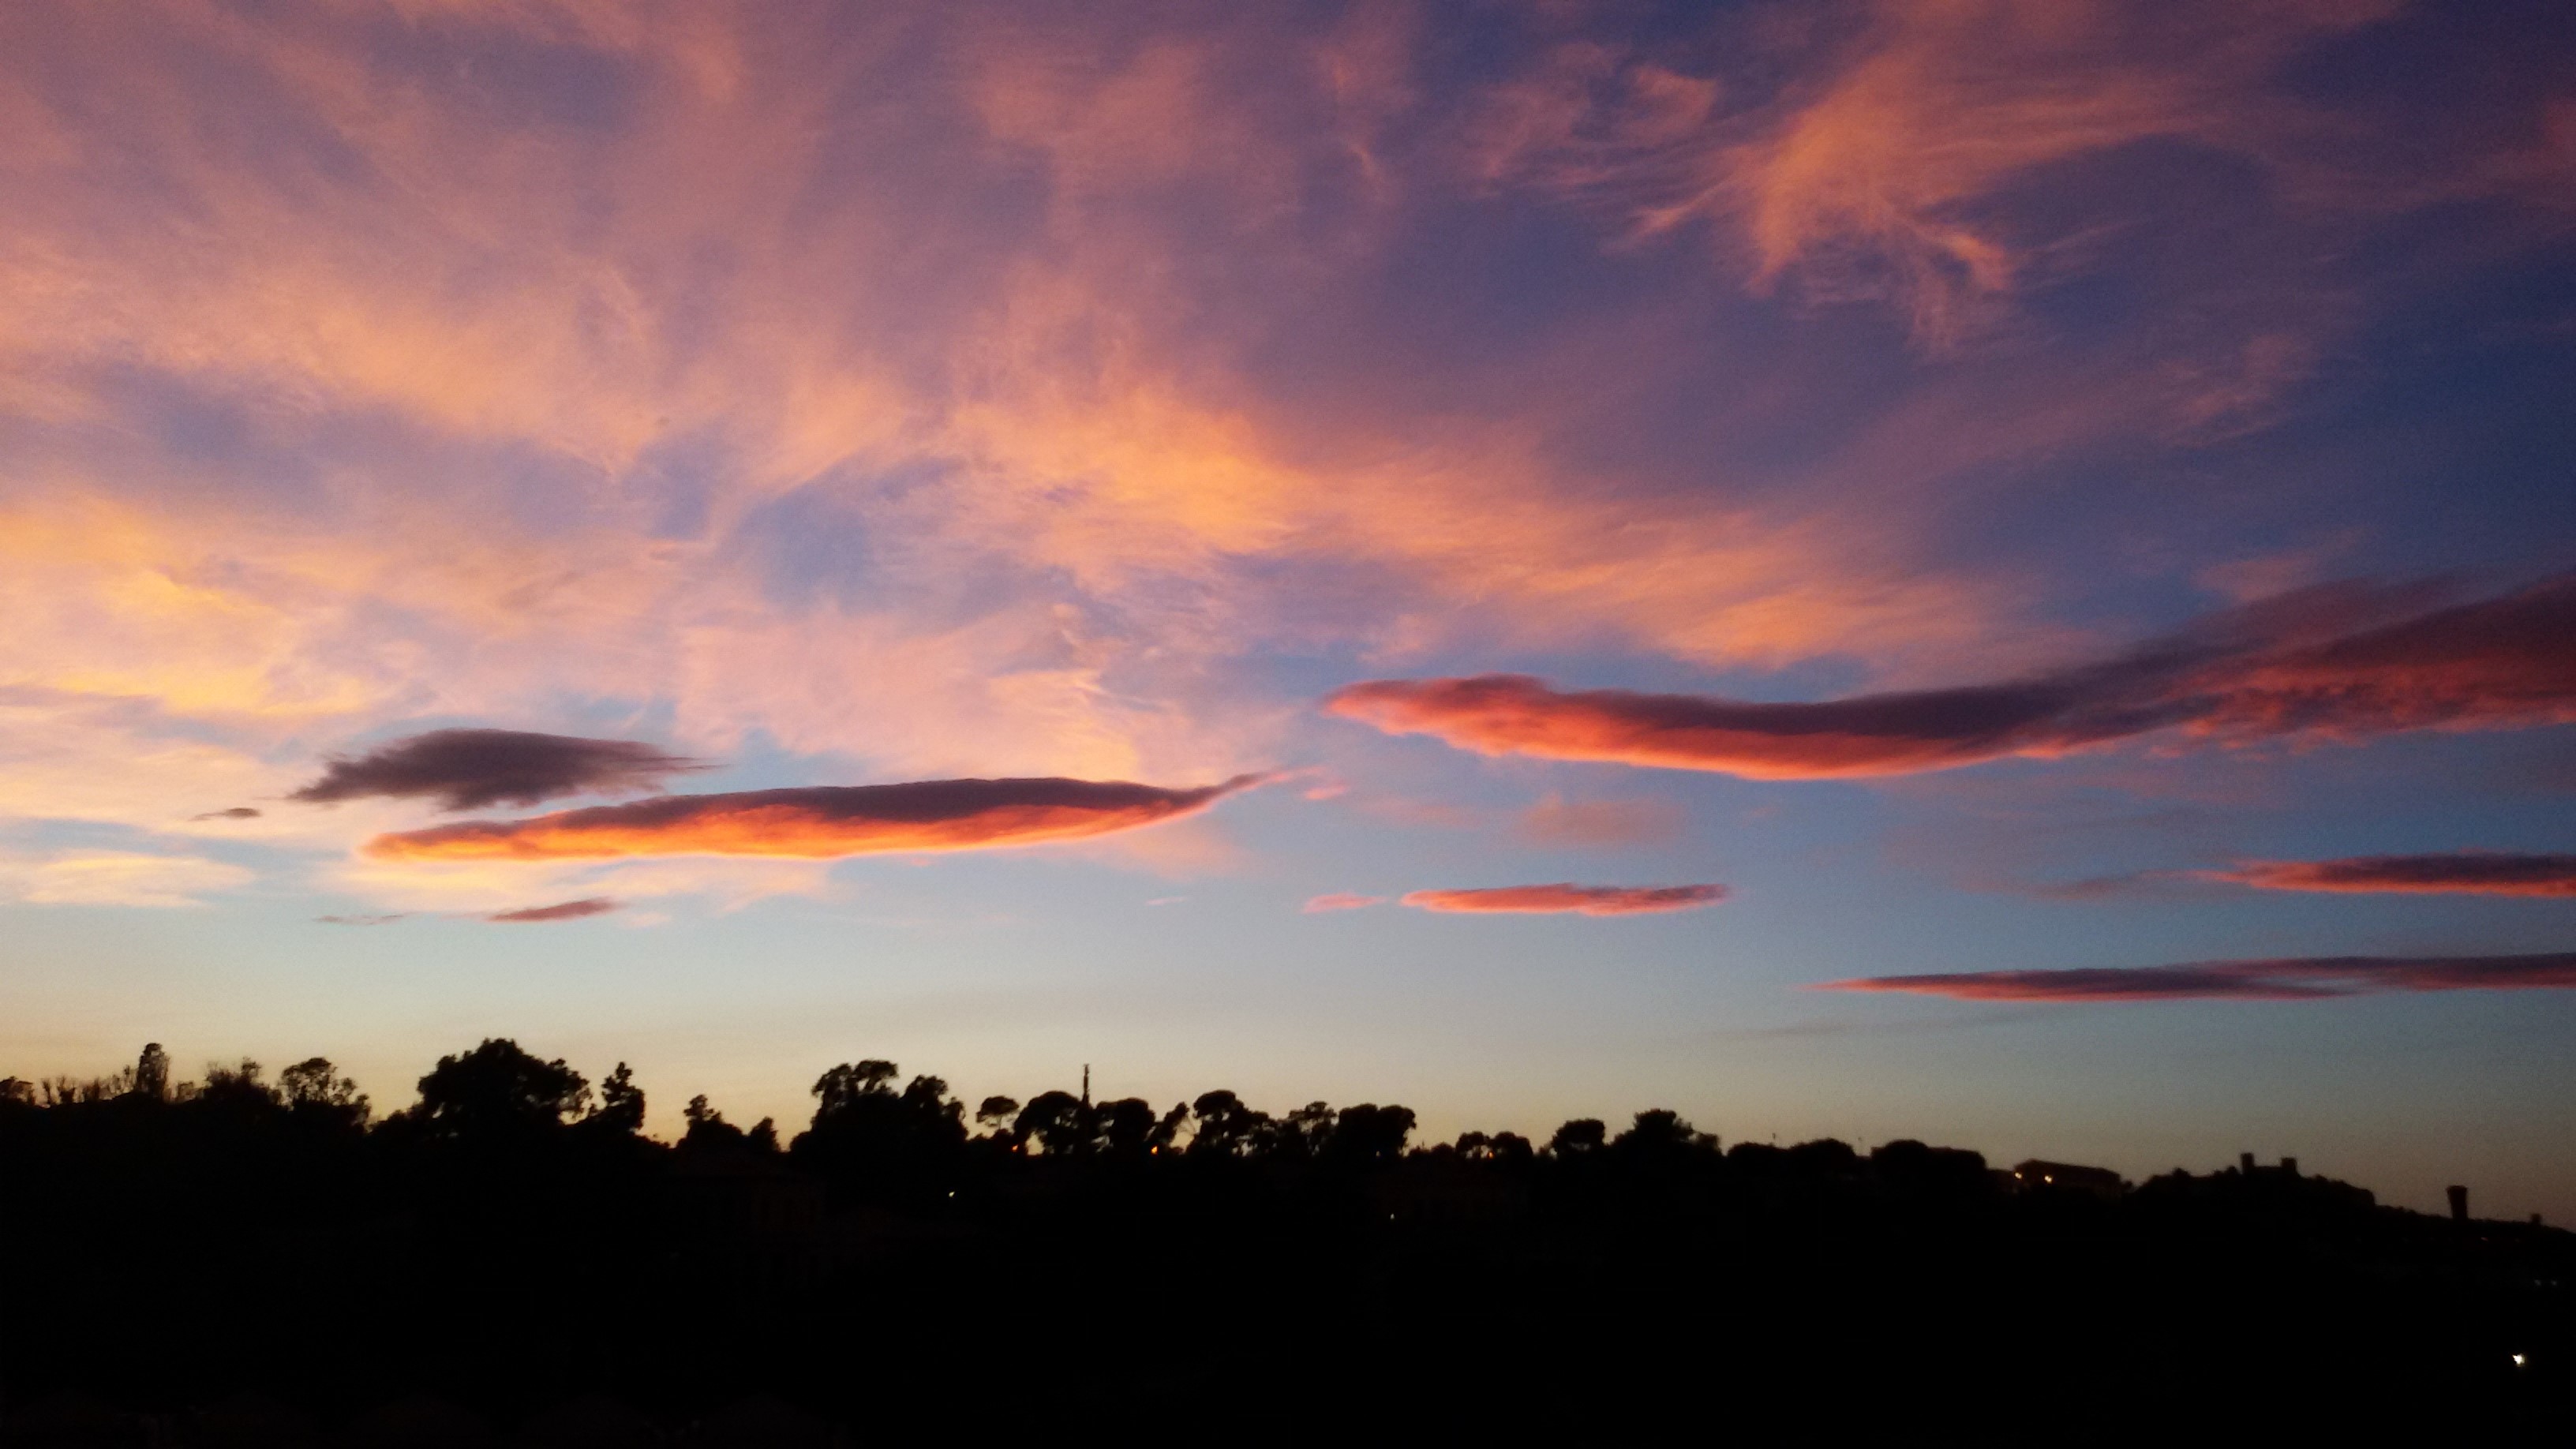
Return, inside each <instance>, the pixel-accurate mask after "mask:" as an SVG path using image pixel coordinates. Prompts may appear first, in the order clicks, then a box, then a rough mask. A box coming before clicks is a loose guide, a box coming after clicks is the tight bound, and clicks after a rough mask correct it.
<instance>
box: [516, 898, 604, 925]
mask: <svg viewBox="0 0 2576 1449" xmlns="http://www.w3.org/2000/svg"><path fill="white" fill-rule="evenodd" d="M621 909H623V907H622V906H621V905H620V904H619V903H618V902H616V901H613V900H610V899H609V898H608V897H606V896H591V897H588V898H586V899H583V900H578V901H560V902H557V903H556V904H554V905H551V906H529V907H527V908H526V909H524V910H517V911H495V912H494V913H492V914H491V915H488V916H485V917H484V918H483V919H485V920H487V921H491V922H493V923H495V924H497V925H505V926H509V925H531V924H539V923H542V922H546V921H578V920H580V919H582V918H583V917H585V916H604V915H607V914H608V913H609V912H610V911H614V910H621Z"/></svg>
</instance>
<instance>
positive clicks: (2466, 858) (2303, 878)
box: [2187, 850, 2576, 896]
mask: <svg viewBox="0 0 2576 1449" xmlns="http://www.w3.org/2000/svg"><path fill="white" fill-rule="evenodd" d="M2187 874H2188V875H2190V876H2191V877H2192V878H2193V879H2195V880H2207V881H2224V882H2227V883H2229V884H2233V885H2244V886H2252V887H2253V888H2255V889H2256V890H2266V891H2330V892H2340V893H2349V894H2356V895H2361V894H2378V893H2399V894H2423V895H2489V896H2576V855H2531V854H2518V853H2515V852H2512V851H2501V850H2463V851H2453V852H2449V853H2445V854H2433V855H2355V856H2346V857H2344V858H2342V859H2340V860H2249V861H2240V862H2238V863H2237V864H2235V865H2232V866H2228V867H2225V868H2223V869H2217V870H2196V871H2190V872H2187Z"/></svg>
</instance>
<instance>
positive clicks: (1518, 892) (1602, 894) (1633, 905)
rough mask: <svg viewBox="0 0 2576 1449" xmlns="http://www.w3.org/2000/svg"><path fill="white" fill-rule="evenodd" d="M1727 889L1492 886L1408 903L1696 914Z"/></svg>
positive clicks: (1522, 910)
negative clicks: (1695, 911)
mask: <svg viewBox="0 0 2576 1449" xmlns="http://www.w3.org/2000/svg"><path fill="white" fill-rule="evenodd" d="M1726 896H1727V890H1726V887H1724V886H1722V885H1681V886H1579V885H1573V884H1569V883H1564V882H1560V883H1558V884H1555V885H1525V886H1492V887H1488V888H1485V889H1482V890H1450V891H1412V892H1409V893H1408V894H1407V895H1406V896H1405V897H1404V904H1406V905H1408V906H1412V907H1415V908H1416V909H1419V910H1425V911H1464V912H1489V911H1490V912H1501V913H1508V914H1514V915H1555V914H1563V913H1572V914H1575V915H1583V916H1636V915H1647V914H1651V913H1654V912H1658V911H1694V910H1697V909H1699V908H1700V907H1702V906H1713V905H1716V904H1717V903H1718V902H1719V901H1722V900H1724V899H1726Z"/></svg>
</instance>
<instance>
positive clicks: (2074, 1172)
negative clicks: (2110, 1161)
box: [2012, 1158, 2129, 1202]
mask: <svg viewBox="0 0 2576 1449" xmlns="http://www.w3.org/2000/svg"><path fill="white" fill-rule="evenodd" d="M2012 1181H2013V1187H2014V1188H2015V1190H2017V1191H2020V1192H2066V1193H2080V1194H2082V1195H2084V1196H2086V1197H2098V1198H2100V1199H2102V1200H2103V1201H2105V1202H2114V1201H2117V1200H2118V1199H2119V1197H2120V1195H2121V1194H2123V1193H2125V1192H2127V1191H2128V1190H2129V1184H2128V1182H2127V1180H2125V1179H2124V1178H2122V1177H2121V1176H2120V1174H2118V1173H2116V1172H2113V1171H2112V1170H2111V1169H2109V1168H2107V1167H2081V1166H2078V1165H2076V1164H2074V1163H2071V1162H2042V1161H2040V1160H2038V1159H2037V1158H2033V1159H2031V1160H2030V1161H2028V1162H2025V1163H2022V1164H2020V1165H2018V1166H2016V1167H2015V1168H2013V1170H2012Z"/></svg>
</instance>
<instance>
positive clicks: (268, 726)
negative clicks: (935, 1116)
mask: <svg viewBox="0 0 2576 1449" xmlns="http://www.w3.org/2000/svg"><path fill="white" fill-rule="evenodd" d="M494 1035H508V1036H514V1037H516V1038H517V1039H518V1040H519V1041H521V1042H522V1043H523V1044H524V1045H526V1046H528V1047H530V1048H531V1049H533V1050H536V1051H538V1052H539V1053H541V1054H542V1055H546V1056H557V1055H561V1056H564V1057H567V1058H569V1059H570V1060H571V1061H572V1062H573V1064H574V1065H575V1066H577V1067H580V1068H582V1069H584V1070H585V1071H588V1072H590V1073H591V1074H592V1075H593V1076H594V1077H596V1076H597V1075H599V1074H601V1073H603V1072H605V1071H606V1070H607V1069H608V1068H609V1067H610V1066H612V1065H613V1064H614V1063H615V1062H617V1061H619V1060H625V1061H628V1062H630V1063H632V1064H633V1066H634V1068H635V1072H636V1076H637V1078H638V1080H639V1081H640V1082H641V1083H642V1084H643V1086H644V1087H645V1089H646V1090H647V1091H648V1092H649V1093H651V1094H652V1104H653V1122H654V1126H655V1128H656V1130H658V1131H661V1132H663V1133H665V1134H666V1135H667V1134H668V1133H669V1131H670V1130H671V1126H672V1124H673V1123H674V1122H676V1120H677V1115H678V1108H679V1105H680V1104H681V1103H682V1102H684V1101H685V1100H687V1098H688V1097H689V1096H691V1095H692V1094H695V1093H699V1092H704V1093H706V1094H708V1095H709V1096H710V1097H711V1098H712V1099H713V1100H714V1102H715V1104H716V1105H717V1106H718V1107H719V1108H721V1109H723V1110H724V1111H725V1112H726V1113H727V1114H728V1115H729V1116H731V1117H733V1118H734V1119H735V1120H737V1121H749V1120H751V1119H753V1118H757V1117H759V1116H761V1115H764V1114H774V1115H776V1116H777V1117H778V1118H779V1119H780V1121H781V1122H782V1123H787V1124H791V1125H793V1124H801V1123H802V1121H803V1120H804V1118H805V1117H806V1115H807V1114H808V1112H809V1111H810V1108H811V1099H810V1098H809V1097H808V1096H807V1088H808V1087H809V1085H810V1084H811V1083H812V1081H813V1080H814V1078H815V1077H816V1075H817V1074H819V1073H820V1072H821V1071H822V1070H823V1069H824V1068H825V1067H828V1066H830V1065H832V1064H833V1063H835V1062H840V1061H845V1060H851V1059H855V1058H860V1057H884V1058H890V1059H892V1060H895V1061H897V1062H898V1063H900V1064H901V1065H902V1067H903V1068H904V1069H905V1070H906V1071H907V1072H911V1071H935V1072H938V1073H940V1074H942V1075H943V1076H945V1077H946V1078H947V1079H948V1081H949V1082H950V1084H951V1086H952V1087H953V1088H954V1089H955V1090H956V1091H958V1092H959V1093H960V1094H962V1095H965V1096H966V1097H967V1098H968V1099H969V1100H970V1101H972V1100H974V1099H976V1098H978V1097H981V1096H982V1095H984V1094H987V1093H997V1092H1000V1093H1009V1094H1012V1095H1014V1096H1018V1097H1022V1098H1026V1097H1029V1096H1031V1095H1033V1094H1035V1093H1036V1092H1038V1091H1041V1090H1044V1089H1046V1088H1048V1087H1054V1086H1070V1085H1072V1084H1074V1083H1075V1082H1076V1080H1077V1078H1078V1077H1079V1074H1080V1072H1081V1070H1082V1068H1083V1065H1084V1064H1085V1063H1089V1064H1090V1065H1091V1069H1092V1073H1093V1077H1092V1080H1093V1086H1094V1090H1095V1092H1106V1093H1108V1094H1110V1095H1118V1096H1124V1095H1137V1096H1142V1097H1145V1098H1148V1099H1150V1100H1152V1101H1153V1102H1154V1103H1155V1104H1156V1105H1157V1106H1158V1107H1159V1106H1162V1105H1167V1104H1168V1103H1170V1102H1171V1101H1173V1100H1177V1099H1181V1098H1184V1097H1189V1096H1195V1095H1196V1094H1197V1093H1199V1092H1201V1091H1204V1090H1207V1089H1209V1088H1213V1087H1227V1088H1232V1089H1233V1090H1235V1091H1237V1092H1239V1093H1241V1094H1242V1095H1243V1096H1244V1097H1245V1098H1246V1099H1247V1100H1249V1101H1251V1102H1253V1103H1255V1104H1256V1105H1260V1106H1264V1107H1268V1108H1271V1109H1274V1110H1276V1109H1283V1108H1286V1107H1290V1106H1294V1105H1297V1104H1299V1103H1303V1102H1305V1101H1308V1100H1311V1099H1315V1098H1323V1099H1328V1100H1331V1101H1334V1102H1336V1103H1350V1102H1358V1101H1377V1102H1387V1101H1394V1102H1401V1103H1404V1104H1406V1105H1409V1106H1411V1107H1413V1108H1414V1109H1415V1110H1416V1111H1417V1112H1419V1113H1420V1114H1421V1120H1422V1126H1423V1130H1424V1132H1425V1133H1426V1134H1427V1135H1429V1136H1433V1137H1447V1136H1451V1135H1454V1134H1455V1133H1457V1132H1458V1131H1460V1130H1463V1129H1467V1128H1481V1129H1487V1130H1494V1129H1501V1128H1510V1129H1514V1130H1519V1131H1522V1132H1525V1133H1531V1134H1534V1135H1543V1134H1544V1133H1545V1132H1546V1131H1547V1130H1549V1129H1550V1128H1552V1127H1553V1126H1554V1125H1555V1124H1556V1123H1557V1122H1558V1121H1560V1120H1562V1119H1564V1118H1567V1117H1572V1116H1602V1117H1609V1118H1613V1119H1614V1120H1615V1119H1620V1118H1624V1117H1625V1116H1626V1114H1628V1113H1629V1112H1632V1111H1635V1110H1637V1109H1639V1108H1643V1107H1649V1106H1665V1107H1671V1108H1674V1109H1677V1110H1679V1111H1681V1112H1682V1113H1683V1115H1685V1116H1687V1117H1688V1118H1690V1119H1691V1120H1692V1121H1693V1122H1695V1123H1697V1124H1698V1125H1699V1126H1700V1127H1701V1128H1703V1129H1705V1130H1709V1131H1714V1132H1716V1133H1718V1134H1720V1135H1721V1136H1722V1137H1724V1138H1725V1139H1727V1140H1729V1141H1733V1140H1737V1139H1747V1138H1750V1139H1755V1140H1764V1139H1768V1138H1770V1137H1772V1136H1773V1135H1775V1134H1776V1135H1777V1136H1778V1138H1779V1139H1780V1140H1782V1141H1784V1142H1785V1141H1790V1140H1795V1139H1803V1138H1808V1137H1816V1136H1826V1135H1831V1136H1838V1137H1842V1138H1844V1139H1846V1140H1849V1141H1853V1142H1855V1143H1857V1144H1859V1145H1862V1146H1864V1147H1866V1146H1868V1145H1871V1144H1874V1143H1878V1142H1883V1141H1886V1140H1888V1139H1891V1138H1896V1137H1908V1136H1911V1137H1921V1138H1925V1139H1928V1140H1931V1141H1934V1142H1940V1143H1953V1144H1957V1145H1961V1146H1968V1147H1974V1148H1978V1149H1980V1150H1983V1151H1985V1152H1986V1153H1987V1154H1988V1155H1989V1156H1990V1158H1994V1159H1997V1160H2000V1161H2003V1162H2011V1161H2014V1160H2018V1159H2020V1158H2023V1157H2029V1156H2044V1157H2051V1158H2060V1159H2069V1160H2075V1161H2082V1162H2100V1163H2103V1164H2106V1165H2109V1166H2113V1167H2116V1168H2118V1169H2119V1170H2121V1171H2122V1172H2124V1173H2126V1174H2128V1175H2130V1176H2132V1177H2138V1176H2143V1175H2145V1174H2148V1173H2152V1172H2158V1171H2163V1170H2166V1169H2169V1168H2172V1167H2175V1166H2188V1167H2191V1168H2193V1169H2194V1170H2206V1169H2208V1168H2209V1167H2212V1166H2215V1165H2217V1164H2220V1163H2222V1162H2230V1161H2233V1160H2234V1158H2235V1155H2236V1154H2237V1153H2238V1152H2239V1151H2242V1150H2251V1151H2254V1152H2256V1153H2258V1154H2260V1155H2261V1156H2262V1157H2264V1158H2265V1159H2267V1160H2268V1159H2270V1158H2273V1157H2277V1156H2279V1155H2281V1154H2284V1153H2287V1154H2291V1155H2295V1156H2297V1157H2298V1158H2299V1159H2300V1162H2301V1164H2302V1166H2303V1167H2305V1168H2307V1169H2310V1170H2313V1171H2319V1172H2325V1173H2329V1174H2332V1175H2335V1176H2338V1177H2344V1178H2347V1179H2350V1180H2353V1181H2356V1182H2359V1183H2361V1184H2363V1185H2365V1186H2369V1187H2372V1188H2374V1189H2376V1190H2378V1191H2379V1192H2380V1193H2381V1194H2382V1196H2383V1198H2385V1199H2388V1200H2393V1201H2397V1202H2401V1203H2405V1204H2408V1205H2413V1206H2418V1207H2427V1208H2430V1207H2435V1206H2438V1204H2439V1203H2440V1201H2441V1191H2442V1188H2443V1186H2444V1185H2445V1184H2448V1183H2454V1182H2457V1183H2466V1184H2469V1185H2470V1186H2471V1187H2472V1189H2473V1192H2474V1193H2475V1194H2476V1205H2477V1206H2478V1208H2479V1210H2480V1211H2481V1212H2488V1213H2494V1214H2499V1215H2514V1216H2520V1215H2523V1214H2526V1213H2530V1212H2543V1213H2545V1214H2547V1215H2548V1216H2549V1217H2550V1218H2551V1219H2552V1220H2553V1221H2557V1222H2560V1223H2562V1224H2564V1223H2569V1222H2576V20H2572V19H2571V18H2570V16H2569V14H2568V12H2567V10H2566V9H2565V7H2564V6H2563V5H2559V4H2554V3H2532V4H2512V3H2495V4H2467V5H2436V4H2431V3H2419V4H2414V5H2402V4H2393V3H2374V0H2277V3H2246V0H2214V3H2204V0H2174V3H2161V4H2153V5H2148V4H2136V5H2128V4H2096V3H2089V0H2023V3H2013V0H1891V3H1879V4H1842V3H1799V4H1792V3H1751V4H1731V5H1700V4H1676V5H1671V6H1661V7H1659V6H1653V5H1646V4H1619V3H1602V4H1572V3H1541V0H1529V3H1502V0H1493V3H1456V4H1405V3H1397V0H1387V3H1370V4H1356V5H1349V6H1333V5H1302V4H1288V3H1280V4H1250V5H1208V4H1196V5H1135V4H1112V5H1055V4H1043V3H1040V4H1011V5H995V6H982V5H975V4H964V3H942V4H936V5H928V4H925V5H913V6H903V5H826V4H791V3H784V0H756V3H745V4H741V5H738V6H728V5H724V4H718V3H712V0H687V3H672V4H667V5H654V4H623V3H590V0H560V3H547V0H516V3H512V0H496V3H480V0H476V3H467V0H386V3H361V0H276V3H265V0H263V3H253V0H230V3H225V0H172V3H166V4H161V3H155V4H143V3H136V4H120V5H101V6H88V5H73V4H21V5H14V6H8V7H0V1074H15V1075H17V1076H20V1077H36V1076H50V1075H52V1074H54V1073H59V1072H76V1073H81V1074H84V1075H86V1074H89V1073H92V1072H96V1071H102V1070H106V1069H108V1068H111V1067H113V1066H115V1065H117V1064H119V1063H121V1062H124V1061H130V1060H131V1059H132V1057H133V1054H134V1052H135V1050H136V1049H137V1048H138V1047H140V1045H141V1044H142V1043H143V1042H145V1041H147V1040H154V1041H160V1042H162V1043H165V1044H166V1045H167V1046H168V1047H169V1049H170V1051H171V1053H172V1055H173V1057H174V1058H175V1059H176V1060H177V1061H178V1063H179V1064H180V1065H181V1066H182V1068H193V1067H195V1066H196V1064H198V1063H201V1062H203V1061H205V1060H207V1059H210V1058H224V1059H230V1058H234V1057H239V1056H243V1055H248V1056H251V1057H255V1058H258V1059H260V1060H263V1061H267V1062H270V1063H272V1064H273V1065H274V1064H282V1063H284V1062H287V1061H292V1060H295V1059H298V1058H301V1057H304V1056H309V1055H311V1054H314V1053H316V1052H319V1053H323V1054H326V1055H329V1056H331V1057H333V1058H334V1059H335V1060H337V1061H339V1062H340V1063H341V1065H342V1066H343V1067H344V1068H345V1069H347V1070H348V1071H350V1072H351V1073H352V1074H354V1075H355V1076H356V1077H357V1078H358V1080H359V1082H360V1085H361V1086H363V1087H364V1088H366V1089H367V1090H369V1091H370V1092H372V1093H373V1094H374V1096H375V1099H376V1101H377V1104H378V1106H379V1108H380V1109H382V1108H387V1107H392V1106H398V1105H401V1104H402V1103H404V1102H406V1101H408V1100H409V1099H410V1097H411V1095H412V1092H411V1084H412V1081H413V1079H414V1078H416V1077H417V1076H418V1075H419V1074H420V1073H421V1072H422V1071H423V1070H424V1069H425V1068H426V1067H427V1066H428V1065H429V1063H430V1062H431V1061H432V1060H433V1059H434V1058H435V1057H436V1056H437V1055H439V1054H440V1053H441V1052H446V1051H453V1050H456V1049H458V1048H460V1047H465V1046H471V1045H472V1044H473V1043H474V1042H475V1041H476V1040H478V1039H480V1038H482V1037H484V1036H494Z"/></svg>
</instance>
